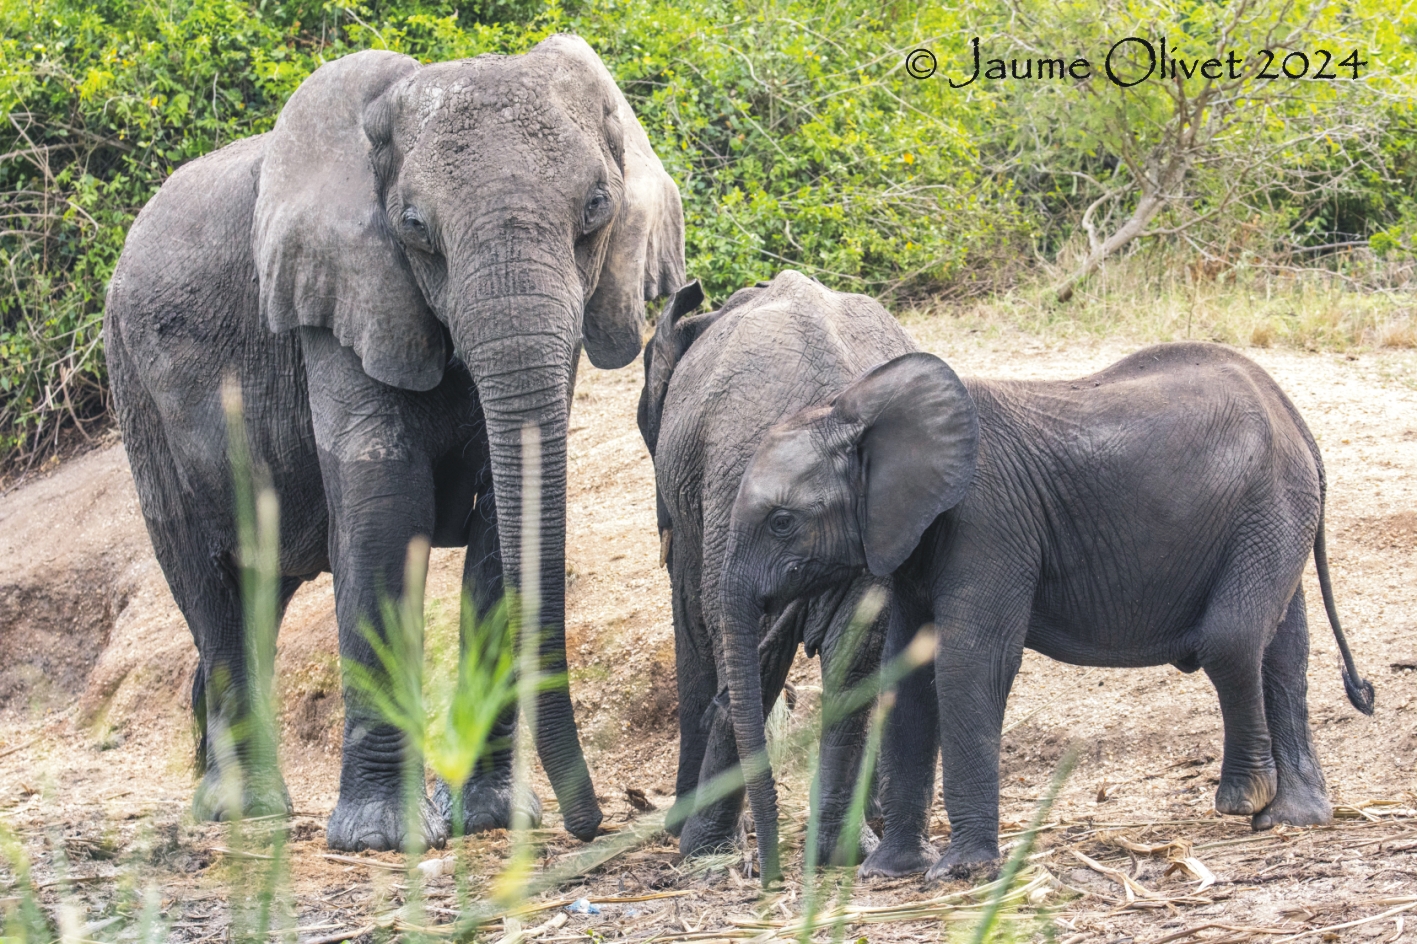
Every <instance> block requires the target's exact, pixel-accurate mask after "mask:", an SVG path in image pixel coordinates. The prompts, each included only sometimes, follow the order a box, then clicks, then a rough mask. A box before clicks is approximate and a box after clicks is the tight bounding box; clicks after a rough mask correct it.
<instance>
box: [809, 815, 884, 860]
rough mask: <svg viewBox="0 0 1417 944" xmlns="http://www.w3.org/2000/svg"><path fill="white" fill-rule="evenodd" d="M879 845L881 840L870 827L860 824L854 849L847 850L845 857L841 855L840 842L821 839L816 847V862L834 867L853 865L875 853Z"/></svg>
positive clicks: (863, 823) (834, 839)
mask: <svg viewBox="0 0 1417 944" xmlns="http://www.w3.org/2000/svg"><path fill="white" fill-rule="evenodd" d="M880 845H881V838H880V837H879V836H877V835H876V834H875V833H874V832H872V831H871V827H870V826H868V825H867V824H866V823H865V822H862V823H861V833H860V835H858V836H857V837H856V848H854V849H848V850H847V854H846V855H842V849H841V841H840V840H839V839H837V838H835V837H833V838H832V839H831V841H830V842H828V841H826V837H825V836H824V837H823V840H822V842H820V843H818V845H817V861H818V862H826V863H828V864H830V865H832V866H835V867H838V868H840V867H843V866H848V865H855V864H856V863H858V862H860V861H861V860H863V859H865V858H867V857H868V856H870V855H871V853H873V852H875V851H876V850H877V849H878V848H880Z"/></svg>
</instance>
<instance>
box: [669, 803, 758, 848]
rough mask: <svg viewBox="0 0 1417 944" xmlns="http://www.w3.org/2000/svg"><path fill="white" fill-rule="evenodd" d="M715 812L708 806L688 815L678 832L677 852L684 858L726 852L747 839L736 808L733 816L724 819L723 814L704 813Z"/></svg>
mask: <svg viewBox="0 0 1417 944" xmlns="http://www.w3.org/2000/svg"><path fill="white" fill-rule="evenodd" d="M713 812H715V810H714V809H713V808H712V807H710V808H708V809H706V810H700V811H699V812H697V813H695V814H694V815H693V816H690V817H689V819H688V822H686V823H685V824H684V829H683V831H682V832H681V833H680V834H679V854H680V855H682V856H683V857H684V858H686V859H691V858H693V857H694V856H703V855H713V854H714V853H718V852H727V851H729V850H732V849H736V848H738V847H739V846H741V845H742V844H743V843H744V842H745V841H746V840H747V838H748V837H747V833H745V832H744V831H743V828H742V826H741V825H740V824H739V817H738V812H737V810H733V811H732V812H733V818H732V819H731V820H728V821H727V822H725V821H724V817H723V816H712V815H706V814H710V813H713Z"/></svg>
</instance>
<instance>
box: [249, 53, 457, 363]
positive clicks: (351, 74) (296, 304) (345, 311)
mask: <svg viewBox="0 0 1417 944" xmlns="http://www.w3.org/2000/svg"><path fill="white" fill-rule="evenodd" d="M417 68H418V62H417V61H416V60H414V59H411V58H409V57H408V56H402V55H398V54H396V53H392V52H384V51H376V50H370V51H365V52H358V53H354V54H353V55H349V56H345V57H344V58H342V59H337V60H335V61H334V62H331V63H328V64H326V65H324V66H321V67H320V68H319V69H317V70H315V72H314V74H312V75H311V76H310V77H309V78H308V79H306V80H305V82H304V83H303V84H302V85H301V86H300V88H298V89H296V91H295V94H294V95H292V96H291V97H290V100H289V101H288V102H286V104H285V108H283V109H282V110H281V113H280V117H279V118H278V119H277V120H276V126H275V130H273V131H272V132H271V133H270V139H269V142H268V143H267V145H266V154H265V159H264V161H263V162H262V165H261V179H260V187H259V191H258V194H257V197H256V211H255V222H254V226H253V228H252V247H253V249H254V250H255V257H256V272H257V275H258V278H259V281H260V294H261V314H262V316H263V317H264V318H265V320H266V324H267V325H268V326H269V327H270V328H271V330H272V331H286V330H289V329H291V328H294V327H297V326H300V325H304V326H307V327H322V328H329V329H331V330H332V331H333V332H334V335H335V338H336V339H337V340H338V341H339V343H340V344H343V345H344V346H345V347H348V348H352V349H353V350H354V352H355V353H356V354H358V355H359V359H360V361H361V362H362V363H363V365H364V371H365V373H367V374H368V375H369V376H371V377H373V378H374V379H375V380H378V381H381V382H383V383H386V384H391V385H393V386H395V387H403V388H404V389H407V390H430V389H432V388H433V387H436V386H437V385H438V381H439V380H441V379H442V376H443V367H444V366H445V365H446V363H447V351H446V349H445V347H444V334H443V327H442V325H441V324H439V323H438V320H437V319H436V318H435V317H434V315H433V312H432V311H431V310H430V309H429V308H428V304H427V302H426V301H425V300H424V298H423V293H422V292H421V291H420V290H419V288H418V284H417V283H416V282H415V281H414V278H413V272H412V271H411V270H410V269H409V266H408V261H407V260H406V259H405V258H404V255H403V250H402V248H401V247H400V246H399V245H398V244H397V242H396V241H395V239H394V235H393V233H391V232H390V229H389V225H388V222H387V220H386V219H385V216H384V207H383V199H382V196H383V194H382V183H381V181H380V180H379V178H378V175H377V173H376V172H375V166H374V160H373V157H374V142H371V141H370V138H369V135H368V134H366V132H365V124H366V112H368V113H370V114H375V115H377V116H379V117H381V118H384V119H387V118H388V114H387V113H388V112H389V110H390V109H389V106H390V105H391V103H389V102H387V101H384V100H382V98H381V97H382V96H384V94H385V93H386V92H388V90H389V89H390V87H392V86H393V85H394V84H395V83H396V82H398V80H399V79H401V78H403V77H404V76H407V75H408V74H409V73H411V72H413V71H414V70H416V69H417ZM371 106H372V107H371ZM382 143H383V142H381V144H382Z"/></svg>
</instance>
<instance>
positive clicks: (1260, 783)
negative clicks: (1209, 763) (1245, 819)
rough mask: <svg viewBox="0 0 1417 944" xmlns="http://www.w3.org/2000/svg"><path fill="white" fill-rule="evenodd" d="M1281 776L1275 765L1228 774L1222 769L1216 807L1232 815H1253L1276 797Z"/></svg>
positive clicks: (1216, 794) (1221, 811) (1220, 811)
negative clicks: (1276, 771) (1279, 776)
mask: <svg viewBox="0 0 1417 944" xmlns="http://www.w3.org/2000/svg"><path fill="white" fill-rule="evenodd" d="M1278 783H1279V778H1278V775H1277V774H1276V773H1275V770H1274V765H1273V764H1271V765H1270V766H1269V767H1266V768H1261V769H1259V770H1251V771H1245V772H1244V773H1238V774H1227V773H1225V771H1224V770H1223V769H1222V770H1221V773H1220V786H1219V787H1218V788H1216V791H1215V809H1216V812H1218V813H1225V814H1227V815H1230V816H1252V815H1254V814H1255V813H1258V812H1260V810H1263V809H1264V808H1265V807H1267V806H1269V803H1270V801H1271V800H1273V799H1274V794H1275V791H1276V789H1277V787H1278Z"/></svg>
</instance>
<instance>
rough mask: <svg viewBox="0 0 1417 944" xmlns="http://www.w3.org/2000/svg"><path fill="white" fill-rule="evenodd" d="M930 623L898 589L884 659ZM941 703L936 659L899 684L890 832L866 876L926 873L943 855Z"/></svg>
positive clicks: (885, 783)
mask: <svg viewBox="0 0 1417 944" xmlns="http://www.w3.org/2000/svg"><path fill="white" fill-rule="evenodd" d="M927 622H929V618H928V616H927V614H926V613H925V612H923V611H922V610H921V609H920V608H918V607H912V606H910V605H909V604H908V603H906V602H903V601H902V600H901V594H899V593H897V594H895V595H894V597H893V599H892V604H891V614H890V627H889V629H888V631H887V634H886V643H885V651H884V655H883V657H882V662H883V663H884V664H889V663H890V662H891V660H893V659H896V658H898V657H899V656H900V655H901V653H903V652H904V651H905V649H906V647H907V646H909V645H910V643H911V641H912V640H913V639H914V638H915V634H916V633H917V632H918V631H919V630H920V627H921V626H923V625H924V624H926V623H927ZM938 704H939V701H938V700H937V698H936V695H935V666H934V665H933V664H926V665H922V666H921V667H920V668H918V669H916V670H915V671H914V672H911V673H910V674H909V675H907V676H906V677H905V678H903V679H901V680H900V682H899V683H898V684H897V685H896V688H895V707H894V708H892V709H891V713H890V714H889V715H888V716H887V717H886V729H885V732H884V738H883V742H882V745H881V779H880V794H881V805H882V807H883V812H884V814H885V821H886V828H885V835H884V836H883V837H882V838H881V844H880V845H879V846H877V847H876V849H875V851H874V852H872V853H871V854H870V855H869V856H867V857H866V861H865V862H864V863H862V865H861V877H862V878H871V877H875V876H881V877H890V878H893V877H898V876H902V875H912V874H915V873H917V872H924V871H925V870H926V869H928V868H929V867H930V866H931V865H932V864H934V862H935V860H936V859H938V858H939V856H940V853H939V851H938V850H936V849H935V847H934V846H932V845H931V844H930V841H929V828H930V801H931V799H932V798H933V796H934V793H935V768H936V766H937V765H938V763H939V754H940V733H939V721H940V719H939V711H938V708H937V707H936V706H937V705H938Z"/></svg>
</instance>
